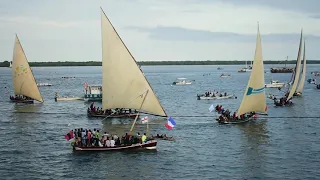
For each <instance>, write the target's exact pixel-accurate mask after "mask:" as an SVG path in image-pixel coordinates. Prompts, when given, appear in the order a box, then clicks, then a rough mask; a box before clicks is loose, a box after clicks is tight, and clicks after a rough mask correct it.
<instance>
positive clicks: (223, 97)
mask: <svg viewBox="0 0 320 180" xmlns="http://www.w3.org/2000/svg"><path fill="white" fill-rule="evenodd" d="M233 97H234V95H227V96H222V97H220V96H215V97H213V96H208V97H206V96H201V95H197V99H198V100H218V99H231V98H233Z"/></svg>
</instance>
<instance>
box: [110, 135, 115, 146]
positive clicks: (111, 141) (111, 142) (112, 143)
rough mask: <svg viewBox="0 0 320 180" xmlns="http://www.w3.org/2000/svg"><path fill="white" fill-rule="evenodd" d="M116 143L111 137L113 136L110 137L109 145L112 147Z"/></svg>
mask: <svg viewBox="0 0 320 180" xmlns="http://www.w3.org/2000/svg"><path fill="white" fill-rule="evenodd" d="M115 144H116V141H115V140H114V139H113V137H111V140H110V147H114V146H115Z"/></svg>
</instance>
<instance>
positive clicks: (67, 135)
mask: <svg viewBox="0 0 320 180" xmlns="http://www.w3.org/2000/svg"><path fill="white" fill-rule="evenodd" d="M64 138H66V140H67V141H69V140H70V139H72V138H74V137H73V131H72V130H71V131H70V132H69V133H68V134H66V135H64Z"/></svg>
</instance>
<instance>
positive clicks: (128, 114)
mask: <svg viewBox="0 0 320 180" xmlns="http://www.w3.org/2000/svg"><path fill="white" fill-rule="evenodd" d="M105 112H107V111H105ZM87 115H88V117H103V118H133V119H134V118H136V116H139V114H138V113H135V112H132V113H131V112H119V111H118V112H117V113H107V114H106V113H97V112H92V111H90V109H89V110H88V111H87Z"/></svg>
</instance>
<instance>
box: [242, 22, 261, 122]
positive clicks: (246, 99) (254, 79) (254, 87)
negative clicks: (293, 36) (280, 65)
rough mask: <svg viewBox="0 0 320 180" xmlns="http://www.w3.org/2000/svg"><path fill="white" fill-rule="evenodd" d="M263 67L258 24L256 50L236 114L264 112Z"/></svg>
mask: <svg viewBox="0 0 320 180" xmlns="http://www.w3.org/2000/svg"><path fill="white" fill-rule="evenodd" d="M264 86H265V83H264V67H263V58H262V48H261V38H260V30H259V24H258V33H257V42H256V51H255V56H254V61H253V65H252V71H251V74H250V78H249V82H248V85H247V88H246V91H245V93H244V95H243V99H242V102H241V104H240V107H239V109H238V112H237V115H238V116H239V115H241V114H245V113H248V112H252V111H254V112H266V110H267V108H266V107H267V103H266V95H265V91H264V90H265V88H264Z"/></svg>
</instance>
